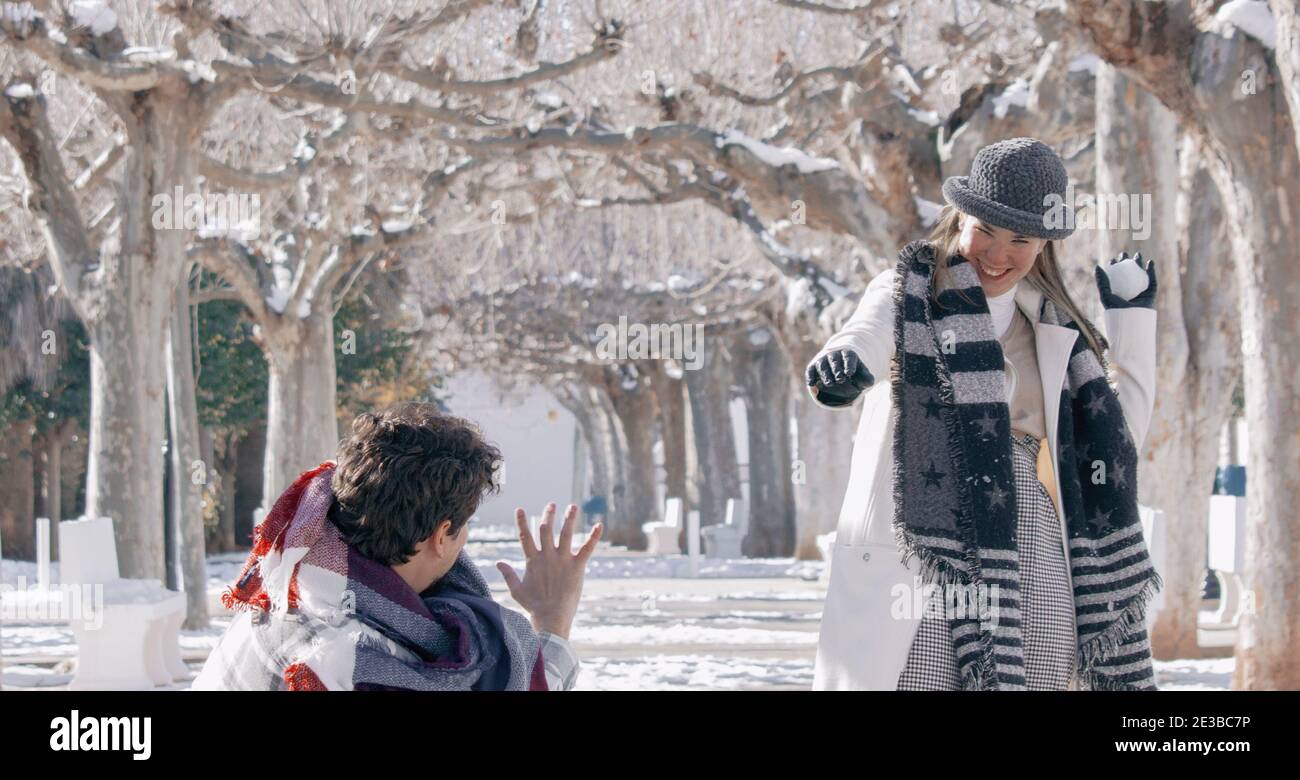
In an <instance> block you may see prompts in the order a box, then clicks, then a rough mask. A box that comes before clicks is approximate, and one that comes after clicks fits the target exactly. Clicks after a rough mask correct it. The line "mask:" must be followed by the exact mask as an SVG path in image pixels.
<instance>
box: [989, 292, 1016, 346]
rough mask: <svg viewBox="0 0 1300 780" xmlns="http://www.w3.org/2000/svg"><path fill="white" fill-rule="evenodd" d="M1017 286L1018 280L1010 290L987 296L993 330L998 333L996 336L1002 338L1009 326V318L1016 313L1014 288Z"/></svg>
mask: <svg viewBox="0 0 1300 780" xmlns="http://www.w3.org/2000/svg"><path fill="white" fill-rule="evenodd" d="M1019 287H1020V282H1016V283H1015V284H1013V285H1011V289H1010V290H1007V291H1006V292H1004V293H1002V294H1001V295H994V296H992V297H990V298H988V302H989V314H992V315H993V331H994V332H995V333H997V334H998V338H1002V336H1003V335H1005V334H1006V332H1007V328H1009V327H1011V318H1012V317H1013V316H1014V315H1015V313H1016V289H1017V288H1019Z"/></svg>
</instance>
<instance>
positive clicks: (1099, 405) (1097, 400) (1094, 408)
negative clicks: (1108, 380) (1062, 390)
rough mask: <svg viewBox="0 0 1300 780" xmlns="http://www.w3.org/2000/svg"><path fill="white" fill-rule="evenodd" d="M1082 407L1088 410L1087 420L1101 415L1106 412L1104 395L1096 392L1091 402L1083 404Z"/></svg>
mask: <svg viewBox="0 0 1300 780" xmlns="http://www.w3.org/2000/svg"><path fill="white" fill-rule="evenodd" d="M1084 407H1085V408H1087V410H1088V419H1089V420H1091V419H1093V418H1094V417H1096V416H1097V415H1099V414H1103V413H1104V412H1105V411H1106V394H1105V393H1103V392H1101V391H1098V392H1097V393H1096V394H1095V395H1093V397H1092V400H1091V401H1089V402H1088V403H1086V404H1084Z"/></svg>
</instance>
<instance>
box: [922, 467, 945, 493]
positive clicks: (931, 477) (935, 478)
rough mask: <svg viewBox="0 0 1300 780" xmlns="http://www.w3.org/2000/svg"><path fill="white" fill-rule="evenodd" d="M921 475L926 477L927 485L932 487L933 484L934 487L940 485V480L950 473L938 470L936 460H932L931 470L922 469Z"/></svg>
mask: <svg viewBox="0 0 1300 780" xmlns="http://www.w3.org/2000/svg"><path fill="white" fill-rule="evenodd" d="M921 476H923V477H925V486H926V487H930V486H931V485H933V486H934V487H939V480H941V479H943V478H944V477H946V476H948V475H947V473H945V472H942V471H939V470H937V469H936V468H935V467H934V461H930V470H929V471H922V472H921Z"/></svg>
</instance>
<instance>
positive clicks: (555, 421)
mask: <svg viewBox="0 0 1300 780" xmlns="http://www.w3.org/2000/svg"><path fill="white" fill-rule="evenodd" d="M447 388H448V390H449V392H448V394H447V396H446V397H445V398H444V403H446V405H447V407H448V409H449V410H450V412H451V413H452V414H454V415H456V416H458V417H464V418H466V419H469V420H472V421H473V422H475V423H476V424H477V425H478V426H479V428H480V429H481V430H482V431H483V436H484V438H485V439H487V440H488V441H489V442H491V443H493V444H494V445H496V446H497V448H499V449H500V450H501V453H502V455H504V456H505V475H504V480H503V482H504V484H503V485H502V487H501V492H500V493H499V494H497V495H493V496H489V497H488V498H487V499H486V500H485V501H484V502H483V504H482V505H481V506H480V507H479V511H478V520H477V521H476V522H477V523H479V524H482V525H484V526H488V525H492V526H506V527H510V528H513V527H514V512H515V508H516V507H523V508H524V509H525V510H526V511H527V512H528V514H530V515H536V514H541V512H542V509H543V508H544V507H545V506H546V504H547V502H550V501H554V502H555V503H557V504H558V505H559V507H560V509H559V511H560V513H563V511H564V507H565V506H566V505H567V504H569V503H570V502H573V503H576V504H578V505H579V506H582V502H583V501H585V500H586V499H587V498H588V496H585V495H581V496H580V495H575V490H576V489H575V487H574V483H575V480H574V474H575V468H574V460H575V458H574V435H575V433H576V431H577V422H576V420H575V419H574V418H573V415H571V414H570V413H569V411H568V410H567V409H565V408H564V407H563V406H561V405H560V403H559V402H558V401H556V400H555V398H554V397H552V396H551V394H550V393H548V392H546V390H544V389H542V388H541V387H537V388H535V389H534V390H533V391H532V392H530V393H529V394H528V395H527V396H525V397H523V398H519V397H517V396H512V395H507V394H505V393H503V392H502V391H501V389H500V388H498V387H497V385H496V383H495V382H494V381H492V380H491V379H489V378H488V377H486V376H484V375H482V374H462V375H457V376H455V377H452V378H450V379H449V380H448V382H447ZM583 469H584V470H585V463H584V464H583Z"/></svg>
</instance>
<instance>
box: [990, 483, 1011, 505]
mask: <svg viewBox="0 0 1300 780" xmlns="http://www.w3.org/2000/svg"><path fill="white" fill-rule="evenodd" d="M1010 495H1011V494H1010V493H1009V492H1007V491H1005V490H1003V489H1002V486H1001V485H998V484H997V483H994V484H993V487H991V488H989V491H988V497H989V509H992V508H994V507H1004V506H1006V505H1007V496H1010Z"/></svg>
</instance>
